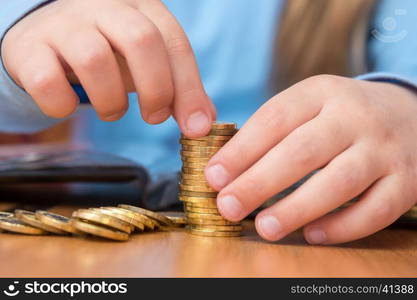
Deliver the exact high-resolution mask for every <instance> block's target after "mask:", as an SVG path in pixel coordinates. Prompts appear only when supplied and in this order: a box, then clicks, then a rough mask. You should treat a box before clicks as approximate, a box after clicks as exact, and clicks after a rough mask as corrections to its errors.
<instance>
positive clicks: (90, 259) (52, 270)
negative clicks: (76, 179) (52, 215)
mask: <svg viewBox="0 0 417 300" xmlns="http://www.w3.org/2000/svg"><path fill="white" fill-rule="evenodd" d="M10 205H12V203H1V204H0V210H2V209H4V208H5V207H7V206H10ZM73 209H75V208H74V207H68V206H57V207H54V208H53V209H51V211H54V212H57V213H62V214H65V215H69V214H70V213H71V211H72V210H73ZM244 225H245V231H244V236H243V237H240V238H210V237H199V236H193V235H190V234H188V233H186V232H184V231H173V232H155V233H152V232H150V233H142V234H136V235H133V236H132V237H131V239H130V241H128V242H110V241H105V240H101V239H92V238H71V237H60V236H25V235H18V234H5V233H1V234H0V266H1V268H0V277H37V276H41V277H194V276H198V277H212V276H214V277H218V276H219V277H229V276H233V277H235V276H237V277H242V276H243V277H248V276H250V277H252V276H260V277H271V276H273V277H282V276H285V277H288V276H291V277H299V276H304V277H316V276H319V277H327V276H329V277H337V276H343V277H344V276H348V277H356V276H366V277H369V276H372V277H383V276H385V277H386V276H389V277H397V276H411V277H416V276H417V234H416V233H417V228H416V227H415V226H414V227H398V226H397V227H395V226H394V227H391V228H388V229H385V230H383V231H381V232H379V233H376V234H374V235H372V236H370V237H368V238H365V239H362V240H359V241H355V242H352V243H348V244H344V245H341V246H310V245H307V244H306V243H305V242H304V240H303V237H302V234H301V232H295V233H293V234H291V235H290V236H288V237H287V238H285V239H283V240H281V241H280V242H276V243H270V242H265V241H263V240H262V239H260V238H259V237H258V236H257V234H256V232H255V231H254V226H253V222H252V221H246V222H245V224H244Z"/></svg>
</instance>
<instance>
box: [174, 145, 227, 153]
mask: <svg viewBox="0 0 417 300" xmlns="http://www.w3.org/2000/svg"><path fill="white" fill-rule="evenodd" d="M221 148H222V147H210V146H193V145H182V147H181V149H182V150H185V151H196V152H199V151H208V150H209V151H213V152H216V151H219V150H220V149H221Z"/></svg>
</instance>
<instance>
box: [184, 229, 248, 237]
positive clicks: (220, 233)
mask: <svg viewBox="0 0 417 300" xmlns="http://www.w3.org/2000/svg"><path fill="white" fill-rule="evenodd" d="M188 232H190V233H191V234H194V235H200V236H215V237H237V236H241V235H242V232H241V231H205V230H200V229H198V230H197V229H190V230H189V231H188Z"/></svg>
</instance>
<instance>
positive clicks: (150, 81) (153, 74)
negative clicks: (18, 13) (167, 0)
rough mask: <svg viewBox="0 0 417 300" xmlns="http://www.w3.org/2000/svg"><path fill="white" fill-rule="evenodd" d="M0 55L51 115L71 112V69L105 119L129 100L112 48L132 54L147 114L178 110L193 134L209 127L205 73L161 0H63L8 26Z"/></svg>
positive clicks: (148, 117) (156, 118)
mask: <svg viewBox="0 0 417 300" xmlns="http://www.w3.org/2000/svg"><path fill="white" fill-rule="evenodd" d="M1 53H2V57H3V61H4V64H5V66H6V68H7V70H8V72H9V73H10V75H11V77H12V78H13V79H14V80H15V81H16V82H17V83H18V84H19V85H20V86H22V87H23V88H24V89H25V90H26V91H27V92H28V93H29V94H30V95H31V96H32V97H33V99H34V100H35V101H36V103H37V104H38V106H39V107H40V109H41V110H42V111H43V112H44V113H45V114H46V115H48V116H51V117H57V118H62V117H65V116H68V115H70V114H71V113H72V112H73V111H74V110H75V109H76V106H77V104H78V98H77V96H76V94H75V93H74V92H73V90H72V89H71V87H70V84H69V83H68V79H67V77H66V75H67V74H71V73H74V74H75V75H76V76H77V78H78V79H79V81H80V82H81V84H82V85H83V87H84V89H85V90H86V92H87V94H88V96H89V98H90V100H91V102H92V104H93V106H94V108H95V110H96V111H97V114H98V115H99V117H100V118H101V119H102V120H106V121H113V120H117V119H119V118H121V117H122V116H123V114H124V113H125V112H126V110H127V108H128V101H127V95H126V91H125V90H126V87H125V82H124V81H123V78H125V77H126V76H125V74H122V72H121V70H120V67H119V64H118V63H117V61H116V58H115V53H118V54H120V55H121V56H122V57H123V58H124V59H125V60H126V62H127V65H128V67H129V71H130V73H131V74H130V75H131V77H132V79H133V82H134V85H135V88H136V90H137V92H138V94H139V95H140V107H141V113H142V117H143V119H144V120H145V121H147V122H149V123H152V124H156V123H160V122H163V121H164V120H166V119H167V118H168V117H169V116H170V115H171V114H173V115H174V117H175V118H176V120H177V122H178V123H179V125H180V127H181V129H182V131H183V132H184V133H185V134H187V135H188V136H190V137H196V136H201V135H203V134H206V133H207V132H208V130H209V129H210V127H211V122H212V120H213V119H214V118H215V109H214V106H213V104H212V103H211V101H210V100H209V98H208V97H207V95H206V93H205V91H204V88H203V86H202V83H201V81H200V77H199V73H198V69H197V64H196V62H195V58H194V54H193V51H192V49H191V47H190V44H189V42H188V39H187V37H186V35H185V33H184V31H183V30H182V28H181V27H180V25H179V24H178V22H177V21H176V20H175V18H174V17H173V16H172V15H171V14H170V12H169V11H168V10H167V8H166V7H165V6H164V5H163V4H162V3H161V2H160V1H159V0H72V1H68V0H58V1H55V2H52V3H50V4H48V5H46V6H44V7H42V8H39V9H38V10H36V11H34V12H32V13H31V14H29V15H28V16H26V17H25V18H23V19H22V20H21V21H19V22H18V23H17V24H16V25H14V26H13V27H12V28H11V29H10V30H9V31H8V33H7V34H6V36H5V38H4V40H3V43H2V51H1Z"/></svg>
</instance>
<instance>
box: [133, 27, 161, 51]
mask: <svg viewBox="0 0 417 300" xmlns="http://www.w3.org/2000/svg"><path fill="white" fill-rule="evenodd" d="M127 36H128V41H129V44H130V45H131V46H132V47H134V48H137V47H150V46H152V45H153V44H154V43H155V41H156V39H157V37H158V30H157V29H156V28H155V27H154V26H152V25H145V26H144V25H143V24H142V25H141V26H140V27H135V28H131V29H130V31H129V32H128V34H127Z"/></svg>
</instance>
